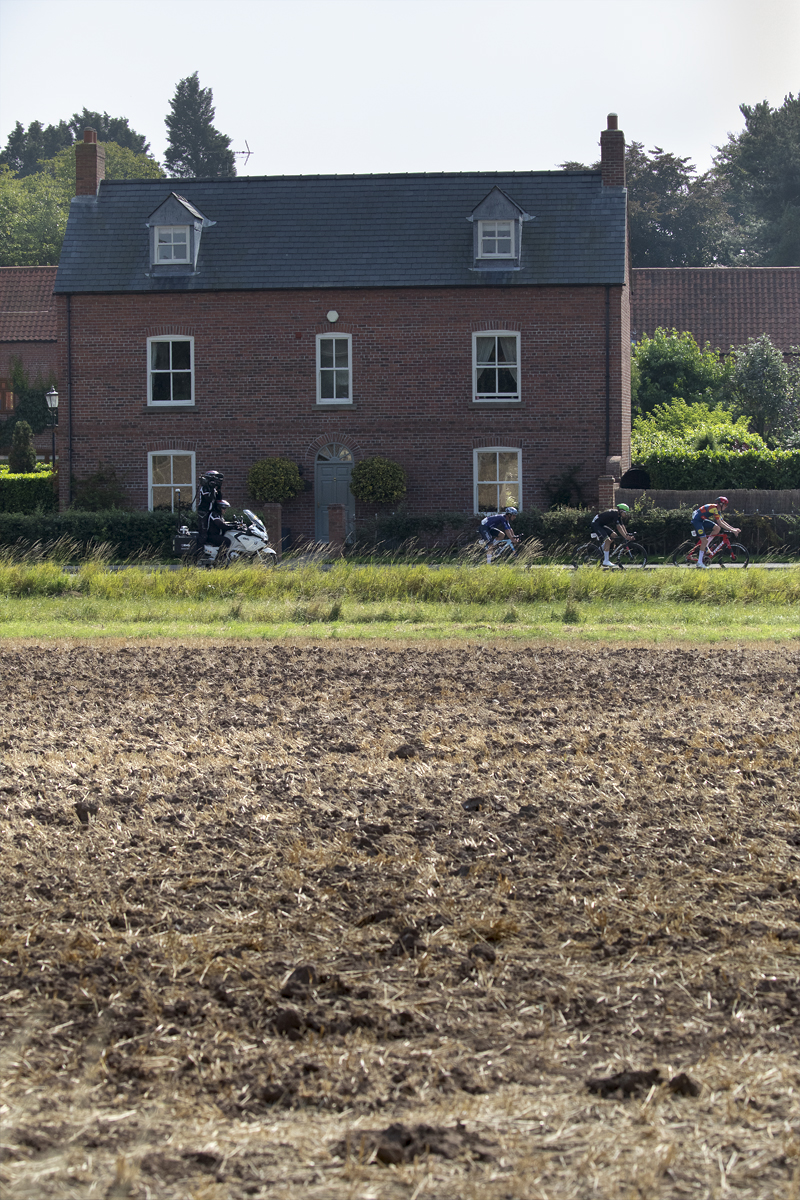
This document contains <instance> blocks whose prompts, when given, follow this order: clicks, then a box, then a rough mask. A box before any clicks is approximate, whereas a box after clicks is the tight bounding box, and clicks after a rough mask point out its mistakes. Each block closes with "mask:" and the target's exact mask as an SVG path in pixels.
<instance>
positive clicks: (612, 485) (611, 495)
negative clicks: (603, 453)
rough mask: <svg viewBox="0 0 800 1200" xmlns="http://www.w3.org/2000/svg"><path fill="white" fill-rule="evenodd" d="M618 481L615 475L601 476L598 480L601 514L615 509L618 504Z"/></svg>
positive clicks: (598, 500)
mask: <svg viewBox="0 0 800 1200" xmlns="http://www.w3.org/2000/svg"><path fill="white" fill-rule="evenodd" d="M616 494H617V481H616V479H615V478H614V476H613V475H599V476H598V478H597V507H598V508H599V509H600V511H601V512H605V511H606V510H607V509H609V508H613V507H614V505H615V504H616V499H615V497H616Z"/></svg>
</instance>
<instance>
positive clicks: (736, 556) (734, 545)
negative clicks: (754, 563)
mask: <svg viewBox="0 0 800 1200" xmlns="http://www.w3.org/2000/svg"><path fill="white" fill-rule="evenodd" d="M713 561H714V562H715V563H719V565H720V566H721V567H732V566H734V565H736V566H737V567H746V566H747V564H748V563H749V562H750V553H749V551H748V550H747V548H746V547H745V546H743V545H742V544H741V542H731V544H730V546H723V547H722V549H721V550H718V551H717V553H716V554H715V555H714V558H713Z"/></svg>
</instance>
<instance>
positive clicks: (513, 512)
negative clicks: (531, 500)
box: [503, 504, 519, 517]
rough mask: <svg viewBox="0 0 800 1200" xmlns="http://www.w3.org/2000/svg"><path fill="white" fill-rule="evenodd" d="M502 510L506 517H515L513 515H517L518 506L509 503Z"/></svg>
mask: <svg viewBox="0 0 800 1200" xmlns="http://www.w3.org/2000/svg"><path fill="white" fill-rule="evenodd" d="M503 512H504V513H505V515H506V516H507V517H515V516H516V515H517V513H518V512H519V509H518V508H514V506H513V505H511V504H510V505H509V506H508V508H504V509H503Z"/></svg>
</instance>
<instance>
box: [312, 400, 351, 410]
mask: <svg viewBox="0 0 800 1200" xmlns="http://www.w3.org/2000/svg"><path fill="white" fill-rule="evenodd" d="M355 407H356V405H355V404H354V403H353V401H352V400H317V402H316V404H315V405H314V408H339V409H342V408H355Z"/></svg>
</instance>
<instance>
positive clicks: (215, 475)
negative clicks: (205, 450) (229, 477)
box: [201, 471, 225, 487]
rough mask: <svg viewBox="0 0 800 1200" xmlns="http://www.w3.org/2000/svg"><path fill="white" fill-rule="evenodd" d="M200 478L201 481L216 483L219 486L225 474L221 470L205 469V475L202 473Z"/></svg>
mask: <svg viewBox="0 0 800 1200" xmlns="http://www.w3.org/2000/svg"><path fill="white" fill-rule="evenodd" d="M201 478H202V480H203V483H211V484H216V485H217V487H219V486H220V485H221V483H222V481H223V480H224V478H225V476H224V475H223V474H222V472H221V471H206V473H205V475H203V476H202V477H201Z"/></svg>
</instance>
